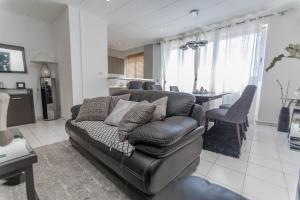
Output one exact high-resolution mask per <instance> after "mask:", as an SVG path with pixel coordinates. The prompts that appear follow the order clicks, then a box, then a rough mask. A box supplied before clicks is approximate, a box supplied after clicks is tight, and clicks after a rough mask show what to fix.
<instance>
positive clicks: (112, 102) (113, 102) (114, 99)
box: [108, 94, 130, 113]
mask: <svg viewBox="0 0 300 200" xmlns="http://www.w3.org/2000/svg"><path fill="white" fill-rule="evenodd" d="M129 98H130V94H124V95H120V96H112V97H111V100H110V106H109V111H108V113H111V112H112V111H113V109H114V108H115V107H116V105H117V103H118V102H119V100H120V99H122V100H125V101H129Z"/></svg>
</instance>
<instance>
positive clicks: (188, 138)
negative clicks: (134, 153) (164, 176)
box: [135, 126, 204, 158]
mask: <svg viewBox="0 0 300 200" xmlns="http://www.w3.org/2000/svg"><path fill="white" fill-rule="evenodd" d="M199 133H201V134H199ZM203 133H204V127H203V126H200V127H197V128H196V129H195V130H193V131H192V132H190V133H188V134H186V135H185V136H183V137H182V138H181V139H180V140H179V141H177V142H176V143H174V144H171V145H169V146H163V147H159V146H154V145H149V144H143V143H139V144H136V145H135V149H136V150H138V151H140V152H143V153H145V154H147V155H149V156H152V157H155V158H165V157H168V156H169V155H171V154H172V153H174V152H176V151H177V150H178V149H180V148H182V147H183V146H186V145H188V144H189V143H191V142H193V141H194V140H195V139H196V138H197V137H200V136H201V135H202V134H203ZM201 140H202V137H201Z"/></svg>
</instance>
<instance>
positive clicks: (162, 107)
mask: <svg viewBox="0 0 300 200" xmlns="http://www.w3.org/2000/svg"><path fill="white" fill-rule="evenodd" d="M167 103H168V97H163V98H160V99H158V100H156V101H154V102H152V103H151V104H152V105H155V106H156V109H155V111H154V113H153V116H152V119H151V121H152V122H153V121H161V120H164V119H165V118H166V113H167Z"/></svg>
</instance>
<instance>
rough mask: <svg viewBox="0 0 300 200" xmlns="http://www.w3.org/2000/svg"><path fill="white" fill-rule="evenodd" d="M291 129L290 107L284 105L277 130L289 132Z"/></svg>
mask: <svg viewBox="0 0 300 200" xmlns="http://www.w3.org/2000/svg"><path fill="white" fill-rule="evenodd" d="M289 129H290V109H289V108H287V107H282V108H281V110H280V114H279V119H278V127H277V130H278V131H280V132H289Z"/></svg>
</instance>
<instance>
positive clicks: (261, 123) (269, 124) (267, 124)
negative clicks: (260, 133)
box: [255, 121, 277, 127]
mask: <svg viewBox="0 0 300 200" xmlns="http://www.w3.org/2000/svg"><path fill="white" fill-rule="evenodd" d="M255 124H257V125H264V126H274V127H277V124H276V123H271V122H263V121H256V122H255Z"/></svg>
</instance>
